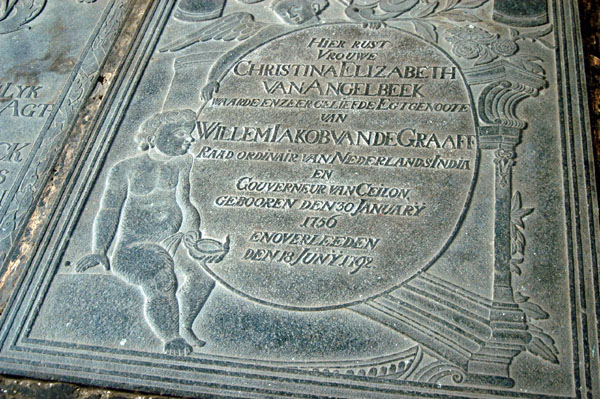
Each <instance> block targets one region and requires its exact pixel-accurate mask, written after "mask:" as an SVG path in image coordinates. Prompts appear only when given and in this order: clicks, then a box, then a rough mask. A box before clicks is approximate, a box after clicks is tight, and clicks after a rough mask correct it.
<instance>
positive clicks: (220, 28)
mask: <svg viewBox="0 0 600 399" xmlns="http://www.w3.org/2000/svg"><path fill="white" fill-rule="evenodd" d="M328 5H329V1H328V0H275V1H274V2H273V3H272V5H271V8H272V9H273V11H274V12H275V14H276V15H277V16H278V17H279V18H280V19H281V20H282V21H283V22H285V23H286V25H280V24H267V23H263V22H258V21H255V20H254V16H253V15H252V14H249V13H246V12H237V13H233V14H229V15H227V16H225V17H223V18H221V19H219V20H218V21H215V22H213V23H211V24H209V25H207V26H205V27H203V28H202V29H199V30H197V31H195V32H192V33H190V34H188V35H185V36H184V37H182V38H180V39H177V40H175V41H173V42H171V43H169V44H167V45H165V46H163V47H162V48H161V49H160V51H161V52H176V51H180V50H183V49H185V48H187V47H189V46H191V45H194V44H196V43H199V42H206V41H209V40H222V41H239V42H241V43H240V44H239V45H237V46H236V47H234V48H233V49H231V50H229V51H228V52H226V53H225V54H223V56H221V58H219V59H218V60H217V61H216V62H215V63H214V64H213V66H212V68H211V69H210V71H209V73H208V77H207V79H206V81H207V83H206V85H205V86H204V88H203V89H202V92H201V97H202V99H203V100H204V101H208V100H210V99H211V98H212V96H213V94H214V93H216V92H218V90H219V82H220V81H221V79H223V77H224V76H225V74H226V73H227V71H228V70H229V69H230V68H231V67H232V66H233V65H234V64H235V62H237V61H238V60H239V59H240V58H241V57H242V56H243V55H244V54H247V53H248V52H249V51H251V50H253V49H255V48H257V47H258V46H260V45H261V44H263V43H265V42H266V41H267V40H269V39H272V38H274V37H277V36H279V35H281V34H283V33H286V32H289V31H291V30H293V29H295V28H297V27H299V26H309V25H311V24H314V23H317V22H318V21H319V14H321V12H322V11H323V10H324V9H325V8H327V6H328Z"/></svg>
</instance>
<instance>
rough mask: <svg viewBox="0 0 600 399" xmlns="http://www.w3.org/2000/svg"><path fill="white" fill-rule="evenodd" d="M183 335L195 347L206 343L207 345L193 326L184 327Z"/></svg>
mask: <svg viewBox="0 0 600 399" xmlns="http://www.w3.org/2000/svg"><path fill="white" fill-rule="evenodd" d="M181 336H182V337H183V338H184V339H185V340H186V341H187V343H188V344H190V345H192V346H193V347H195V348H202V347H203V346H204V345H206V342H204V341H202V340H201V339H200V338H198V337H197V336H196V334H194V332H193V331H192V329H191V328H186V329H182V330H181Z"/></svg>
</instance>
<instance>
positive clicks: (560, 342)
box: [0, 0, 600, 398]
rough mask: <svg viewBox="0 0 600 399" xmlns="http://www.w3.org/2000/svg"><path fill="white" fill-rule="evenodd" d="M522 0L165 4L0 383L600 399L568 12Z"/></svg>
mask: <svg viewBox="0 0 600 399" xmlns="http://www.w3.org/2000/svg"><path fill="white" fill-rule="evenodd" d="M522 5H523V3H521V2H511V1H501V0H496V1H485V0H448V1H430V2H419V1H417V0H402V1H385V0H380V1H357V0H355V1H353V2H341V1H335V2H334V1H329V2H328V1H327V0H279V1H274V2H260V1H259V2H255V1H235V0H228V1H225V0H214V1H193V0H190V1H187V0H186V1H179V2H177V3H176V4H175V3H173V2H169V1H162V2H156V3H155V5H154V7H153V8H151V9H150V11H149V14H148V15H147V20H146V23H145V25H144V27H143V29H142V30H141V31H140V34H139V37H138V41H137V43H136V46H135V47H134V50H132V52H131V53H130V54H129V55H128V57H127V60H126V64H127V65H128V68H127V70H126V71H124V72H123V75H122V77H121V78H120V79H121V80H120V84H119V88H118V90H115V91H114V92H113V93H112V94H111V97H110V98H109V99H108V100H107V101H108V107H109V109H108V112H106V113H105V114H104V115H103V119H102V121H101V123H100V124H99V125H98V128H97V129H96V131H95V132H94V135H93V137H92V140H91V141H90V143H89V145H88V147H87V148H86V149H85V151H84V153H85V154H86V156H85V159H84V160H83V162H80V163H78V164H77V165H74V167H73V172H72V176H71V178H70V180H69V181H67V183H66V185H65V187H64V189H65V193H66V194H65V195H64V196H63V198H62V200H61V201H60V203H59V204H57V205H56V210H57V212H55V213H54V216H53V219H52V222H53V223H52V224H51V226H52V228H50V229H48V231H47V232H46V235H45V238H44V240H43V241H42V242H43V245H40V246H39V247H38V248H36V253H35V255H36V256H35V257H34V258H33V259H32V261H31V262H30V264H29V266H28V269H27V273H26V274H24V275H23V277H22V279H21V280H20V282H19V285H18V287H17V290H16V291H15V294H14V295H13V297H12V299H11V301H10V303H9V304H8V306H7V308H6V310H5V312H4V313H3V315H2V327H1V329H0V360H1V362H2V363H0V364H1V366H0V369H2V370H4V371H5V372H8V373H15V374H22V375H32V376H38V377H45V378H56V379H61V380H66V381H75V382H80V383H84V384H85V383H88V384H99V385H103V386H109V387H115V388H128V389H137V390H145V391H149V392H155V393H167V394H178V395H188V396H203V395H204V396H205V395H216V396H229V397H261V398H262V397H340V398H357V397H365V398H366V397H374V398H385V397H406V396H416V397H419V396H423V397H429V396H432V395H434V396H439V397H506V398H514V397H523V398H532V397H536V398H540V397H542V398H545V397H548V398H550V397H553V398H554V397H564V398H567V397H568V398H571V397H577V398H584V397H586V398H595V397H600V393H599V386H598V384H599V381H598V350H597V347H598V335H597V334H598V330H597V326H598V325H597V316H598V314H597V310H598V306H597V299H598V298H597V293H598V291H597V288H598V286H597V276H598V274H597V260H598V254H597V251H596V246H597V244H598V241H597V237H596V231H597V229H598V205H597V201H596V198H595V186H594V181H595V176H594V170H593V169H592V168H590V165H592V164H593V163H592V162H591V147H590V136H589V131H588V126H587V119H586V113H585V112H586V111H585V108H584V106H585V104H584V103H583V102H582V101H581V99H580V95H581V93H582V90H583V84H582V82H581V64H580V60H579V59H578V58H577V57H576V55H577V54H578V50H579V45H580V43H579V39H580V37H579V32H578V26H577V25H576V24H574V23H573V21H577V13H576V2H575V1H565V2H549V3H546V2H544V1H540V2H538V1H535V2H532V3H531V4H530V7H528V8H526V9H524V10H523V9H522ZM540 15H541V17H540ZM526 17H529V18H526Z"/></svg>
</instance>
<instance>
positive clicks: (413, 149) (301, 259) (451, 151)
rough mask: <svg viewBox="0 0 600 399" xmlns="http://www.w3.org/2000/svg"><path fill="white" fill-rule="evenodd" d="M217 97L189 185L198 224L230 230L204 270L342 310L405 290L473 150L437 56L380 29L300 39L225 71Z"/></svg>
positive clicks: (428, 257)
mask: <svg viewBox="0 0 600 399" xmlns="http://www.w3.org/2000/svg"><path fill="white" fill-rule="evenodd" d="M350 38H352V39H350ZM290 48H295V49H298V51H295V52H294V53H293V54H290V51H289V49H290ZM405 54H410V55H411V57H406V56H405ZM415 54H418V56H415ZM213 85H214V84H213ZM214 86H215V87H216V90H215V92H214V94H212V98H210V99H209V100H208V101H207V102H206V103H205V104H204V105H203V108H202V109H201V111H200V112H199V115H198V121H197V134H198V138H199V143H197V144H196V145H197V148H198V150H197V154H196V163H195V166H194V168H193V173H192V186H193V187H195V188H197V189H196V190H195V191H194V190H193V191H194V193H193V195H194V197H195V198H196V199H197V201H198V202H199V203H200V208H201V209H203V226H204V228H206V229H207V230H210V231H214V232H220V233H221V234H222V235H226V234H230V235H231V253H230V255H229V256H228V257H227V259H225V260H224V261H223V262H221V263H215V264H210V265H206V267H207V269H208V271H209V272H210V273H211V274H212V275H213V276H214V277H216V278H217V279H218V280H220V281H221V282H222V283H224V284H225V285H227V286H228V287H229V288H231V289H233V290H235V291H237V292H238V293H242V294H243V295H246V296H249V297H252V298H253V299H255V300H259V301H262V302H266V303H269V304H273V305H278V306H284V307H290V308H298V309H304V310H311V309H312V310H315V309H323V308H328V307H339V306H345V305H348V304H350V303H355V302H359V301H363V300H366V299H368V298H371V297H373V296H376V295H378V294H380V293H383V292H385V291H386V290H389V289H391V288H393V287H396V286H398V285H400V284H401V283H402V282H404V281H406V280H408V279H409V278H411V277H412V276H413V275H414V274H415V273H417V272H418V271H419V270H422V269H423V268H424V267H426V266H427V265H428V264H430V263H431V262H432V261H433V260H434V259H435V258H436V257H437V256H438V255H439V254H440V253H441V252H442V251H443V249H444V247H445V245H446V244H447V243H448V241H449V240H451V238H452V236H453V234H454V232H455V229H456V228H457V225H458V224H459V221H460V218H461V215H462V214H463V211H464V208H465V202H466V201H468V197H469V195H470V190H471V186H472V182H473V180H474V175H475V171H476V168H477V161H478V155H477V154H478V142H477V135H476V126H475V122H474V114H473V108H472V103H471V99H470V94H469V91H468V89H467V87H466V85H465V82H464V80H463V77H462V75H461V72H460V70H459V68H458V67H457V66H456V65H455V64H454V63H453V62H452V61H451V60H450V59H449V58H448V57H447V56H446V55H445V54H444V53H443V51H441V50H440V49H438V48H436V47H434V46H433V45H431V44H428V43H426V42H425V41H423V40H422V39H420V38H418V37H416V36H414V35H412V34H409V33H406V32H404V31H401V30H398V29H395V28H389V27H384V28H380V29H378V30H376V31H374V30H368V29H364V28H362V27H360V26H357V25H346V24H335V25H325V26H320V27H313V28H306V29H303V30H300V31H297V32H294V33H289V34H287V35H284V36H282V37H280V38H277V39H274V40H272V41H269V42H267V43H266V44H263V45H262V46H259V47H258V48H256V49H254V50H253V51H251V52H250V53H248V54H247V55H246V56H243V57H242V58H240V59H237V60H234V62H232V64H231V67H230V69H229V71H228V72H227V74H226V75H225V77H224V78H223V79H222V81H221V82H217V84H216V85H214ZM215 87H213V88H215ZM209 97H211V96H209ZM249 110H251V113H248V111H249ZM248 115H251V117H250V118H248ZM214 182H219V183H218V184H215V183H214ZM270 226H278V227H277V228H272V227H270ZM431 226H436V228H435V232H433V231H432V229H431ZM424 241H426V242H427V243H428V244H427V245H423V242H424ZM265 281H269V282H270V283H269V284H264V282H265ZM299 281H306V284H305V285H299V284H298V282H299Z"/></svg>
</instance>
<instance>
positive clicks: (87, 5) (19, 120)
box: [0, 0, 130, 270]
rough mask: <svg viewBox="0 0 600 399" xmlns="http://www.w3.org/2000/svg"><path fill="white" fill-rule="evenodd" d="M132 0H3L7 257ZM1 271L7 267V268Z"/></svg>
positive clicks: (1, 106) (0, 97) (0, 110)
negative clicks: (97, 0)
mask: <svg viewBox="0 0 600 399" xmlns="http://www.w3.org/2000/svg"><path fill="white" fill-rule="evenodd" d="M129 4H130V2H129V1H127V0H123V1H121V0H118V1H100V2H96V1H95V0H92V1H78V0H67V1H47V0H3V1H0V54H2V63H1V64H0V147H1V148H2V149H1V150H0V151H1V155H0V259H1V260H2V261H4V260H5V258H6V256H7V254H8V252H9V250H10V249H11V247H12V245H13V244H14V242H15V241H16V239H17V237H18V235H19V233H20V229H21V227H22V224H23V222H24V221H26V220H27V216H28V215H29V213H30V211H31V206H32V204H34V202H35V199H36V197H37V196H39V192H40V190H41V188H42V187H43V185H44V184H45V181H46V178H47V176H48V174H49V173H50V171H51V168H52V167H53V163H54V161H55V160H56V156H57V155H58V154H59V153H60V149H61V146H62V145H63V143H64V141H65V137H66V134H67V132H68V130H69V129H70V128H71V125H72V123H73V121H74V118H75V115H76V114H77V112H78V111H79V110H80V108H81V106H82V105H83V104H84V102H85V101H86V100H87V96H88V95H89V94H90V92H91V90H92V89H93V88H94V87H95V85H96V83H97V79H98V77H99V74H100V70H101V67H102V64H103V62H104V60H105V58H106V55H107V54H108V51H109V50H110V48H111V46H112V45H113V43H114V40H115V39H116V37H117V35H118V34H119V32H120V30H121V27H122V24H123V22H124V20H125V17H126V16H127V12H128V9H129ZM0 270H1V268H0Z"/></svg>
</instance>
